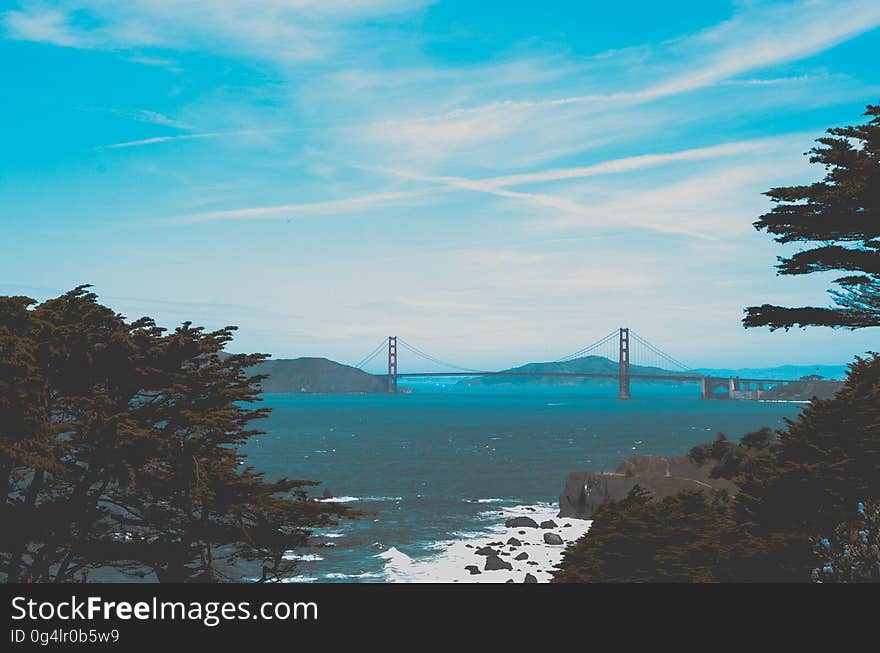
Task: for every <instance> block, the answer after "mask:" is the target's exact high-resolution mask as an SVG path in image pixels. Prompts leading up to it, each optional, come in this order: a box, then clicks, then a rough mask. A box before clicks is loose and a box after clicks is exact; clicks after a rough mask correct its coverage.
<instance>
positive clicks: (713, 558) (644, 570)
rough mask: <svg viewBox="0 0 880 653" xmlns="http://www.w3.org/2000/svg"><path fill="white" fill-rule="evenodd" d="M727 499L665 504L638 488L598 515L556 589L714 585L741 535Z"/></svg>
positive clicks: (685, 497) (568, 555) (689, 495)
mask: <svg viewBox="0 0 880 653" xmlns="http://www.w3.org/2000/svg"><path fill="white" fill-rule="evenodd" d="M724 501H725V498H724V496H723V495H722V494H718V495H715V496H714V497H709V495H708V494H706V493H705V492H702V491H700V490H683V491H681V492H679V493H677V494H675V495H672V496H670V497H666V498H664V499H663V500H661V501H653V500H652V499H651V495H650V493H648V492H647V491H645V490H644V489H642V488H641V487H640V486H638V485H637V486H635V487H634V488H633V489H632V490H630V492H629V494H628V495H627V496H626V497H625V498H624V499H622V500H620V501H610V502H608V503H606V504H604V505H603V506H602V507H600V508H599V510H598V511H597V512H596V514H595V516H594V518H593V524H592V526H591V527H590V530H589V531H588V532H587V534H586V535H584V536H583V537H581V538H580V539H579V540H578V541H577V542H576V543H575V544H574V545H573V546H571V547H570V548H568V549H566V551H565V553H564V554H563V559H562V562H561V563H560V565H559V570H558V571H556V572H554V574H553V582H555V583H587V582H594V583H595V582H618V583H646V582H667V583H670V582H715V581H719V580H721V579H722V576H721V574H722V573H723V569H724V565H723V562H722V561H723V559H724V558H725V556H726V550H727V548H728V547H729V546H730V543H731V542H732V540H733V539H734V538H735V537H736V533H735V531H734V530H733V528H732V522H731V521H730V519H729V518H728V517H727V514H726V511H725V509H724Z"/></svg>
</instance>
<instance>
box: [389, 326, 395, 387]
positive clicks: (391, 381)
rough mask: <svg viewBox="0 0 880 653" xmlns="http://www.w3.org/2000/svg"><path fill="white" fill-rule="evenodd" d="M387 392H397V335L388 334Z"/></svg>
mask: <svg viewBox="0 0 880 653" xmlns="http://www.w3.org/2000/svg"><path fill="white" fill-rule="evenodd" d="M388 392H390V393H392V394H393V393H395V392H397V336H388Z"/></svg>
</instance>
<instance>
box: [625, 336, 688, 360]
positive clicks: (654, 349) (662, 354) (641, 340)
mask: <svg viewBox="0 0 880 653" xmlns="http://www.w3.org/2000/svg"><path fill="white" fill-rule="evenodd" d="M630 335H631V336H632V337H633V339H634V340H636V341H637V342H638V343H640V344H642V345H644V346H646V347H647V348H648V349H650V350H651V351H652V352H654V353H655V354H657V355H658V356H660V357H661V358H663V359H664V360H666V361H667V362H669V363H672V364H673V365H676V366H678V367H680V368H681V369H682V370H689V369H691V367H690V365H685V364H684V363H682V362H681V361H680V360H677V359H675V358H673V357H672V356H670V355H669V354H667V353H666V352H664V351H661V350H660V349H659V348H658V347H655V346H654V345H652V344H651V343H650V342H648V341H647V340H645V339H644V338H642V337H641V336H640V335H638V334H637V333H635V332H634V331H630Z"/></svg>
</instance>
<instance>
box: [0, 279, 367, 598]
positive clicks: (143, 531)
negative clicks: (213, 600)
mask: <svg viewBox="0 0 880 653" xmlns="http://www.w3.org/2000/svg"><path fill="white" fill-rule="evenodd" d="M34 304H35V302H34V301H33V300H30V299H27V298H16V297H3V298H0V369H2V371H3V372H4V375H3V377H2V379H10V380H11V382H7V381H5V380H0V418H2V420H0V473H2V478H3V480H4V481H5V494H4V497H3V503H2V506H0V511H2V513H0V517H2V522H3V523H4V524H14V525H15V528H5V529H2V530H3V535H2V537H0V561H2V563H3V567H2V570H3V571H5V573H6V578H7V580H8V581H21V580H25V581H33V582H65V581H71V580H74V579H75V578H76V577H77V574H80V573H83V572H86V571H88V570H89V569H96V568H114V569H117V570H119V571H121V572H122V573H125V574H129V575H132V576H137V577H144V576H146V575H150V574H152V575H155V577H156V578H157V579H158V580H160V581H176V582H188V581H217V580H225V579H238V578H239V577H240V573H239V572H238V571H237V569H238V568H234V569H233V568H231V567H229V566H228V565H225V564H224V563H226V562H230V563H231V562H232V561H235V560H243V561H245V563H250V564H251V565H252V566H253V565H257V569H256V573H254V574H253V576H255V577H256V578H259V579H260V580H277V579H280V578H282V577H284V576H285V575H288V574H290V573H292V572H293V563H292V562H289V561H287V560H285V557H284V554H285V552H286V551H289V550H290V549H294V548H300V547H303V546H306V545H307V544H308V536H309V532H310V529H311V528H314V527H319V526H322V525H325V524H328V523H331V521H332V520H333V518H335V517H349V516H353V515H354V513H353V511H351V510H350V509H348V508H346V507H344V506H339V505H330V504H324V503H320V502H317V501H315V500H313V499H310V498H309V497H308V495H307V488H308V487H309V486H310V485H314V484H315V483H314V482H313V481H300V480H290V479H284V478H282V479H277V480H271V481H270V480H267V479H265V478H264V477H263V475H262V474H260V473H259V472H257V471H255V470H253V469H252V468H250V467H247V466H245V465H244V462H245V456H244V455H243V454H242V453H241V452H240V450H239V448H240V447H241V445H243V444H244V443H245V442H246V441H247V440H248V439H249V438H250V437H252V436H254V435H257V434H259V433H261V431H259V430H257V429H255V428H254V422H255V421H256V420H259V419H261V418H264V417H266V416H267V414H268V411H267V410H266V409H255V408H252V407H251V406H252V405H253V404H254V403H256V402H258V401H259V400H260V397H259V389H258V383H259V381H260V380H261V379H262V377H260V376H255V375H251V374H248V372H247V370H248V369H249V368H250V367H251V366H252V365H254V364H255V363H256V362H258V361H260V360H263V359H264V358H265V355H262V354H253V355H229V354H226V353H225V352H224V351H223V350H224V348H225V346H226V345H227V344H228V343H229V341H230V340H231V339H232V334H233V332H234V327H226V328H224V329H220V330H218V331H214V332H205V331H204V330H203V329H201V328H195V327H193V326H192V325H191V324H189V323H185V324H184V325H182V326H181V327H179V328H178V329H176V330H175V331H173V332H172V333H167V334H166V332H165V331H164V329H161V328H159V327H157V326H156V325H155V323H154V322H153V320H151V319H149V318H142V319H140V320H136V321H134V322H128V321H126V320H125V318H123V317H122V316H120V315H118V314H116V313H115V312H113V311H112V310H111V309H109V308H107V307H105V306H102V305H101V304H99V303H98V301H97V297H96V295H94V294H93V293H91V292H88V291H87V290H86V287H80V288H76V289H74V290H73V291H71V292H69V293H66V294H65V295H62V296H61V297H58V298H56V299H52V300H49V301H46V302H44V303H42V304H39V305H37V306H36V307H34V306H33V305H34Z"/></svg>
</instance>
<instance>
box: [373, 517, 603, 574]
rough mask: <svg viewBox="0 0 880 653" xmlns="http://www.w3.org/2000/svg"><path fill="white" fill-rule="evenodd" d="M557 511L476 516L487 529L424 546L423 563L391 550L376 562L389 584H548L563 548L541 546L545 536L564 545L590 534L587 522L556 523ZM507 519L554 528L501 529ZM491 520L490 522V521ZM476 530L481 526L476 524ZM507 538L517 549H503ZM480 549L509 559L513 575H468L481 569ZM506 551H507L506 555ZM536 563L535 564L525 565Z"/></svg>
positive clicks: (565, 520) (382, 554)
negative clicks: (472, 568) (529, 578)
mask: <svg viewBox="0 0 880 653" xmlns="http://www.w3.org/2000/svg"><path fill="white" fill-rule="evenodd" d="M557 513H558V508H557V507H556V505H555V504H551V503H537V504H534V505H516V506H503V507H500V509H496V510H493V511H485V512H482V513H480V515H481V516H485V521H487V522H488V523H486V524H485V526H483V527H482V528H480V529H479V530H474V531H470V532H462V533H454V534H453V535H452V536H453V537H454V538H456V539H452V540H450V539H446V540H438V541H436V542H433V543H431V544H428V545H427V546H425V549H427V550H429V551H431V552H432V553H431V554H430V555H428V556H426V557H419V558H412V557H410V556H408V555H407V554H405V553H403V552H402V551H400V550H398V549H397V548H395V547H390V548H389V549H388V550H386V551H383V552H382V553H380V554H378V555H377V556H376V557H377V558H379V559H382V560H385V565H384V569H383V572H384V574H385V579H386V580H387V581H388V582H404V583H407V582H409V583H412V582H416V583H487V582H488V583H504V582H507V581H508V580H510V579H512V580H513V581H514V582H522V581H523V580H524V579H525V576H526V574H531V575H533V576H535V577H536V578H537V579H538V581H539V582H547V581H549V580H550V575H551V572H552V570H553V568H554V567H555V565H557V564H559V561H560V560H561V558H562V552H563V550H564V547H562V546H556V545H547V544H545V543H544V539H543V538H544V533H546V532H554V533H557V534H559V535H560V536H561V537H562V538H563V540H564V541H566V542H572V541H574V540H575V539H577V538H578V537H580V536H581V535H583V534H584V533H586V531H587V530H588V529H589V527H590V524H591V523H592V522H590V521H584V520H579V519H560V518H559V517H557V516H556V515H557ZM510 517H531V518H532V519H534V520H535V521H537V522H541V521H546V520H553V521H554V522H555V523H556V524H557V527H556V528H555V529H552V531H549V530H548V529H541V528H517V529H512V528H508V527H506V526H505V525H504V522H505V521H506V520H507V519H508V518H510ZM490 520H491V521H490ZM474 525H475V526H477V527H478V528H479V526H480V524H479V522H478V523H476V524H474ZM510 537H516V538H517V539H519V540H520V541H521V543H522V546H521V547H517V548H513V547H509V546H507V545H504V546H501V545H499V542H505V541H506V540H507V539H508V538H510ZM482 546H492V547H493V548H495V549H496V550H504V551H505V553H507V554H509V555H506V556H505V557H504V560H506V561H509V562H510V563H511V564H512V565H513V569H512V570H511V571H490V572H486V571H482V573H480V574H471V573H470V572H469V571H468V570H466V569H465V567H467V566H469V565H476V566H477V568H478V569H481V570H482V569H483V567H484V565H485V558H484V557H482V556H478V555H476V550H477V549H478V548H480V547H482ZM505 549H507V550H505ZM517 551H518V552H527V553H528V554H529V556H528V558H526V559H523V560H514V556H515V555H516V553H515V552H517ZM529 563H536V564H529Z"/></svg>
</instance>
